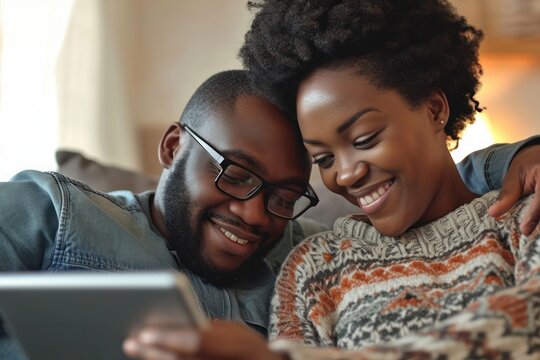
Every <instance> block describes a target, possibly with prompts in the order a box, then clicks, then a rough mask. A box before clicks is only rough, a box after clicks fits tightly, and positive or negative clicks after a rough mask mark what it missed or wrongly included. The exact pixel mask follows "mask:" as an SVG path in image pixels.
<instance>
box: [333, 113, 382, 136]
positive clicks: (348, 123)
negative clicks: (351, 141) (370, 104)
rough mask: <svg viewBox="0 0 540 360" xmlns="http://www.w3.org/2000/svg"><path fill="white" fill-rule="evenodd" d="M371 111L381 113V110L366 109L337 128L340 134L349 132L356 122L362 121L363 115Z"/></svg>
mask: <svg viewBox="0 0 540 360" xmlns="http://www.w3.org/2000/svg"><path fill="white" fill-rule="evenodd" d="M371 111H376V112H380V111H379V110H377V109H375V108H366V109H363V110H360V111H358V112H357V113H356V114H354V115H353V116H351V117H350V118H348V119H347V120H345V121H344V122H343V123H342V124H341V125H339V126H338V128H337V132H338V134H341V133H342V132H344V131H345V130H347V129H348V128H349V127H350V126H351V125H352V124H354V123H355V122H356V120H358V119H360V118H361V117H362V116H363V115H365V114H366V113H368V112H371Z"/></svg>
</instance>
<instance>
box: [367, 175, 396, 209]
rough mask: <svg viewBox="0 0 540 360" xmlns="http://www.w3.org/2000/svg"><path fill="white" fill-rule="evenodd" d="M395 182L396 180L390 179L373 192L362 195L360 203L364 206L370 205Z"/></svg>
mask: <svg viewBox="0 0 540 360" xmlns="http://www.w3.org/2000/svg"><path fill="white" fill-rule="evenodd" d="M393 183H394V180H388V181H387V182H385V183H384V184H381V186H379V187H378V188H377V189H375V190H373V192H371V194H368V195H365V196H362V197H361V198H360V204H361V205H362V206H368V205H370V204H372V203H374V202H375V201H377V200H378V199H379V198H380V197H381V196H382V195H383V194H384V193H385V192H386V191H387V190H388V189H389V188H390V186H392V184H393Z"/></svg>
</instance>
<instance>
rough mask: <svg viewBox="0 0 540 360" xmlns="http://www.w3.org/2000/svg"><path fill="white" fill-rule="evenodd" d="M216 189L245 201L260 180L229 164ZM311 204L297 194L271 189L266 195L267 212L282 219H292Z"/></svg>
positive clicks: (257, 188)
mask: <svg viewBox="0 0 540 360" xmlns="http://www.w3.org/2000/svg"><path fill="white" fill-rule="evenodd" d="M217 185H218V187H219V188H220V189H221V190H222V191H224V192H226V193H227V194H229V195H232V196H234V197H236V198H238V199H246V198H248V197H249V196H251V195H252V194H253V193H254V192H256V191H257V190H259V188H260V187H261V186H262V180H261V179H260V178H259V177H257V176H256V175H255V174H252V173H250V172H248V171H246V170H245V169H243V168H241V167H239V166H236V165H234V164H230V165H229V166H227V167H226V168H225V170H224V171H223V172H222V173H221V175H220V178H219V180H218V182H217ZM310 204H311V200H310V199H309V198H307V197H306V196H303V195H302V194H300V193H299V192H296V191H293V190H289V189H285V188H272V191H271V192H270V194H269V195H268V203H267V207H268V210H269V211H271V212H272V213H274V214H276V215H280V216H284V217H294V216H295V215H296V214H299V213H300V212H302V211H303V210H304V209H306V208H307V207H308V206H309V205H310Z"/></svg>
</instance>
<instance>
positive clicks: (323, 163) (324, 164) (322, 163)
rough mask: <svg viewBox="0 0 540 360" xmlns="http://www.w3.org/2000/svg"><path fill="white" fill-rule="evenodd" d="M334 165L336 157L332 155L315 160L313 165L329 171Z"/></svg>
mask: <svg viewBox="0 0 540 360" xmlns="http://www.w3.org/2000/svg"><path fill="white" fill-rule="evenodd" d="M333 163H334V157H333V156H331V155H323V156H317V157H314V158H313V164H316V165H317V166H319V167H320V168H323V169H328V168H329V167H331V166H332V164H333Z"/></svg>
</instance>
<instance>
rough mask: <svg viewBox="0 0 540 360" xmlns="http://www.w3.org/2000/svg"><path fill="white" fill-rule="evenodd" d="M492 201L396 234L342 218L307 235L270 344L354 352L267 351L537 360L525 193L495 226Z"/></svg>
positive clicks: (535, 262) (535, 238)
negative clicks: (522, 229)
mask: <svg viewBox="0 0 540 360" xmlns="http://www.w3.org/2000/svg"><path fill="white" fill-rule="evenodd" d="M497 195H498V192H491V193H488V194H486V195H484V196H483V197H480V198H477V199H475V200H473V201H472V202H471V203H469V204H466V205H463V206H461V207H459V208H458V209H456V210H455V211H453V212H451V213H449V214H448V215H446V216H444V217H442V218H440V219H438V220H436V221H434V222H432V223H430V224H427V225H425V226H422V227H418V228H414V229H411V230H409V231H407V232H406V233H404V234H402V235H401V236H399V237H389V236H383V235H381V234H379V233H378V232H377V231H376V230H375V228H374V227H372V226H371V225H368V224H367V223H365V222H363V221H362V218H361V217H359V216H357V215H356V216H354V215H353V216H349V217H344V218H340V219H338V220H337V221H336V223H335V225H334V229H333V231H329V232H324V233H320V234H317V235H314V236H312V237H309V238H308V239H306V240H305V241H304V242H302V243H301V244H300V245H299V246H298V247H297V248H296V250H295V251H294V252H293V253H292V254H291V255H290V256H289V258H288V259H287V262H286V263H285V265H284V267H283V270H282V272H281V275H280V277H279V279H278V283H277V286H276V290H275V294H274V298H273V300H272V313H273V315H272V316H271V326H270V334H271V338H272V339H276V338H280V339H290V340H294V341H296V342H301V343H303V344H307V345H312V346H319V347H333V348H339V349H349V350H360V349H361V350H362V352H357V351H353V352H350V351H347V352H345V351H338V350H335V349H333V350H330V349H326V350H324V349H316V350H315V349H311V350H309V349H306V348H304V347H301V346H298V345H296V344H295V343H285V344H288V345H283V342H282V343H278V344H280V345H275V344H274V346H275V347H276V346H277V347H279V348H282V349H285V350H287V351H288V352H290V354H291V357H292V358H293V359H303V358H315V357H320V358H333V357H336V358H362V359H363V358H367V359H369V358H377V359H379V358H392V359H393V358H401V357H403V356H405V357H407V358H409V357H413V358H414V357H418V358H441V359H445V358H448V359H453V358H456V359H457V358H482V359H484V358H488V359H492V358H493V359H498V358H501V359H503V358H515V359H527V358H539V357H540V352H537V351H540V281H539V279H540V275H539V274H540V271H539V270H540V228H539V227H537V228H536V230H535V232H534V233H533V234H532V235H531V236H530V237H529V238H527V237H525V236H523V235H522V234H521V232H520V231H519V222H520V219H521V217H522V215H523V214H524V213H525V211H526V210H527V206H528V204H529V203H530V200H531V198H532V196H530V197H528V198H525V199H524V200H522V201H520V202H519V203H518V205H516V206H515V207H514V208H513V209H512V210H511V211H510V212H509V213H508V214H507V215H506V216H505V217H504V218H502V219H498V220H495V219H493V218H491V217H490V216H488V215H487V209H488V207H489V206H490V205H491V204H492V203H493V202H494V201H495V200H496V197H497ZM306 351H308V352H307V353H309V355H305V354H306ZM302 354H304V355H302Z"/></svg>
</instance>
